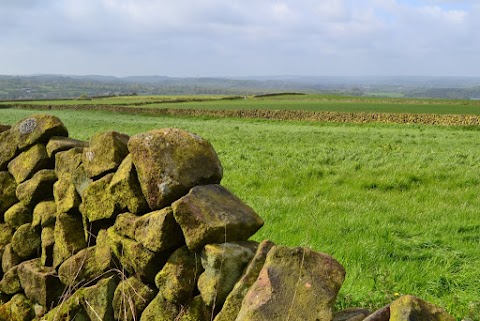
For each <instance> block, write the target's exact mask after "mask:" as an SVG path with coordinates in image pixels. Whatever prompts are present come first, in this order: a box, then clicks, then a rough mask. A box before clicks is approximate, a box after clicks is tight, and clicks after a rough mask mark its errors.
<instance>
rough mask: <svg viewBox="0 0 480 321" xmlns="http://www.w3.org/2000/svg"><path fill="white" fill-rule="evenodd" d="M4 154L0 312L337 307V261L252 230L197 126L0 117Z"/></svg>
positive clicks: (214, 316)
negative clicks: (98, 128) (95, 127)
mask: <svg viewBox="0 0 480 321" xmlns="http://www.w3.org/2000/svg"><path fill="white" fill-rule="evenodd" d="M0 151H1V154H0V186H1V188H0V257H1V263H2V271H0V277H1V281H0V304H1V305H0V321H1V320H21V321H25V320H52V321H54V320H119V321H120V320H140V321H149V320H151V321H156V320H183V321H187V320H198V321H202V320H209V321H210V320H215V321H227V320H232V321H234V320H237V321H242V320H245V321H246V320H320V321H331V320H332V319H333V318H334V314H333V305H334V301H335V297H336V295H337V293H338V290H339V289H340V286H341V284H342V283H343V280H344V277H345V270H344V269H343V267H342V266H341V265H340V264H339V263H338V262H337V261H336V260H334V259H333V258H332V257H330V256H328V255H326V254H323V253H316V252H313V251H311V250H310V249H307V248H300V247H298V248H288V247H285V246H276V245H275V244H273V243H272V242H270V241H263V242H261V243H257V242H253V241H249V240H248V239H249V238H250V237H251V236H252V235H253V234H254V233H255V232H256V231H257V230H258V229H259V228H260V227H261V226H262V225H263V221H262V219H261V218H260V217H259V216H258V215H257V214H256V213H255V211H254V210H253V209H251V208H250V207H249V206H247V205H246V204H245V203H244V202H242V201H241V200H240V199H239V198H237V197H236V196H235V195H233V194H232V193H231V192H230V191H228V190H227V189H226V188H224V187H222V186H221V185H220V181H221V179H222V174H223V173H222V171H223V170H222V166H221V164H220V161H219V160H218V157H217V155H216V153H215V150H214V149H213V147H212V146H211V145H210V143H208V142H207V141H206V140H204V139H203V138H201V137H199V136H197V135H194V134H191V133H188V132H185V131H183V130H179V129H160V130H153V131H150V132H147V133H143V134H138V135H135V136H132V137H129V136H128V135H125V134H122V133H118V132H114V131H111V132H106V133H100V134H97V135H95V136H93V137H92V138H91V139H90V141H89V142H84V141H79V140H75V139H72V138H68V131H67V129H66V128H65V126H64V125H63V124H62V122H61V121H60V120H59V119H58V118H56V117H54V116H49V115H33V116H30V117H28V118H26V119H24V120H22V121H20V122H19V123H17V124H15V125H13V126H12V127H9V126H0ZM417 305H418V304H417ZM389 309H390V307H389ZM360 311H363V312H362V313H364V316H366V315H367V314H366V313H365V311H364V310H355V311H353V312H352V311H346V312H345V311H344V312H342V313H343V314H342V313H340V314H337V315H336V320H338V321H340V320H347V319H348V320H354V319H352V318H357V319H358V320H359V315H360ZM349 313H350V314H349ZM389 313H390V310H389ZM345 315H347V316H348V318H346V317H345ZM342 318H343V319H342ZM387 320H388V319H387ZM394 320H395V321H397V320H403V319H394ZM432 320H437V319H432ZM438 320H444V319H438ZM445 320H447V319H445ZM448 320H450V319H448Z"/></svg>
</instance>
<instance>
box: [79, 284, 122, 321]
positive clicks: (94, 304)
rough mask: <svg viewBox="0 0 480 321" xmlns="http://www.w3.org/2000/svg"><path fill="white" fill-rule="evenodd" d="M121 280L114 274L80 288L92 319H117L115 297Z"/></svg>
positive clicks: (113, 320)
mask: <svg viewBox="0 0 480 321" xmlns="http://www.w3.org/2000/svg"><path fill="white" fill-rule="evenodd" d="M119 282H120V279H119V278H118V277H117V276H116V275H113V276H110V277H108V278H103V279H101V280H100V281H98V283H97V284H95V285H92V286H89V287H86V288H82V289H81V290H80V291H81V292H82V297H83V301H84V302H85V306H86V309H85V310H86V312H87V314H88V316H89V317H90V320H98V321H115V317H114V312H113V298H114V295H115V290H116V289H117V286H118V284H119Z"/></svg>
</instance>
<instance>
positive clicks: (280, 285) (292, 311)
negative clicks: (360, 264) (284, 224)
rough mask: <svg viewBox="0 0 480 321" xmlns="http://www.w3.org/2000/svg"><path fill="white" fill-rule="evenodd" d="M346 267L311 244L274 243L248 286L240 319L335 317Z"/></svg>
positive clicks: (295, 320) (317, 319)
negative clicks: (336, 303)
mask: <svg viewBox="0 0 480 321" xmlns="http://www.w3.org/2000/svg"><path fill="white" fill-rule="evenodd" d="M344 279H345V269H344V268H343V267H342V266H341V265H340V263H338V262H337V261H336V260H335V259H333V258H332V257H330V256H328V255H326V254H323V253H317V252H314V251H312V250H310V249H308V248H301V247H296V248H288V247H285V246H274V247H273V248H272V249H271V250H270V251H269V252H268V254H267V258H266V260H265V264H264V266H263V268H262V269H261V271H260V274H259V276H258V278H257V280H256V281H255V282H254V283H253V285H252V286H251V287H250V289H249V290H248V292H247V294H246V295H245V298H244V299H243V302H242V307H241V309H240V312H239V314H238V316H237V319H236V320H238V321H251V320H255V321H267V320H268V321H277V320H278V321H280V320H282V321H283V320H285V319H288V320H292V321H305V320H306V321H309V320H311V321H331V320H332V317H333V305H334V303H335V298H336V296H337V293H338V291H339V289H340V286H341V285H342V283H343V281H344Z"/></svg>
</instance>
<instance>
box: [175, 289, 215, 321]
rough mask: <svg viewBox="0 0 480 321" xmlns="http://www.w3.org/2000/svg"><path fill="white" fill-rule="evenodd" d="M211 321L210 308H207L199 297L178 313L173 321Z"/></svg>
mask: <svg viewBox="0 0 480 321" xmlns="http://www.w3.org/2000/svg"><path fill="white" fill-rule="evenodd" d="M210 320H212V308H210V307H207V306H206V305H205V302H203V300H202V297H201V296H200V295H198V296H196V297H195V298H193V300H192V301H191V302H190V303H189V304H188V305H187V306H186V307H185V308H184V309H182V310H181V311H180V313H179V314H178V316H177V317H176V318H175V321H210Z"/></svg>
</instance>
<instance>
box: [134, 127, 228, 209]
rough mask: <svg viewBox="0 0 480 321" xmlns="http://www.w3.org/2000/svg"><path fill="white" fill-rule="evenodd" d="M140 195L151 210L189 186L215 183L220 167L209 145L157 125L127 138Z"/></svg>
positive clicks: (174, 198)
mask: <svg viewBox="0 0 480 321" xmlns="http://www.w3.org/2000/svg"><path fill="white" fill-rule="evenodd" d="M128 149H129V151H130V153H131V154H132V159H133V163H134V164H135V168H136V169H137V173H138V180H139V182H140V186H141V188H142V192H143V195H145V198H146V200H147V203H148V205H149V206H150V208H151V209H152V210H158V209H162V208H164V207H165V206H170V204H171V203H172V202H174V201H175V200H177V199H179V198H180V197H182V196H183V195H185V194H186V193H187V192H188V191H189V190H190V188H192V187H194V186H196V185H200V184H216V183H219V182H220V180H221V179H222V175H223V169H222V166H221V164H220V161H219V159H218V157H217V154H216V153H215V150H214V149H213V147H212V145H211V144H210V143H209V142H208V141H206V140H204V139H203V138H201V137H199V136H197V135H194V134H192V133H188V132H186V131H183V130H180V129H172V128H166V129H159V130H152V131H149V132H146V133H142V134H138V135H135V136H132V137H131V138H130V140H129V142H128Z"/></svg>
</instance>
